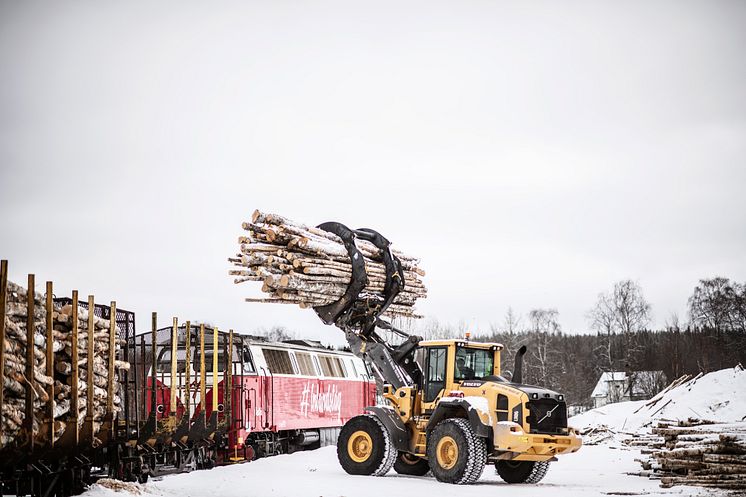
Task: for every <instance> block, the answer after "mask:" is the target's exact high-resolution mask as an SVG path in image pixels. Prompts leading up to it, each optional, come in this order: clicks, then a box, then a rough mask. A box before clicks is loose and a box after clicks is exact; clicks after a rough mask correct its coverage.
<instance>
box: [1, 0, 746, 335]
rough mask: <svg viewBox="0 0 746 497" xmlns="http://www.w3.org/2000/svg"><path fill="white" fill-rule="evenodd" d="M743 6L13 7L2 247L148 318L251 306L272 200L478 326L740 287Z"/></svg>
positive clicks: (658, 310) (743, 243)
mask: <svg viewBox="0 0 746 497" xmlns="http://www.w3.org/2000/svg"><path fill="white" fill-rule="evenodd" d="M744 26H746V2H742V1H714V0H710V1H697V2H693V1H678V0H677V1H670V2H661V1H638V2H556V1H548V2H524V1H516V2H501V1H484V2H476V1H471V2H469V1H465V2H434V1H426V2H366V3H362V2H350V1H343V2H296V1H292V2H291V1H288V2H284V1H277V0H272V1H265V2H246V1H237V2H139V1H138V2H135V1H129V2H93V1H91V2H53V1H49V2H31V1H7V0H2V1H0V212H1V213H2V215H1V216H0V257H2V258H6V259H9V260H10V267H11V271H10V273H11V279H13V280H15V281H18V282H23V281H25V275H26V273H28V272H34V273H35V274H36V275H37V279H38V281H39V282H40V284H39V288H41V286H42V285H43V281H45V280H47V279H51V280H53V281H54V282H55V283H56V289H57V294H58V295H64V294H68V293H69V291H70V290H71V289H72V288H76V289H78V290H80V292H81V294H82V295H88V294H89V293H93V294H94V295H96V297H97V298H99V299H101V300H102V301H106V302H108V301H109V300H111V299H116V300H117V301H118V303H119V306H120V307H123V308H127V309H131V310H134V311H135V312H136V313H137V315H138V326H139V328H140V331H145V330H147V329H148V328H149V317H150V312H151V311H158V312H159V315H160V319H161V323H162V324H163V325H164V326H165V325H167V324H168V323H169V322H170V318H171V316H178V317H179V318H180V319H192V320H204V321H208V322H212V323H215V324H217V325H219V326H221V327H223V328H229V327H232V328H234V329H236V330H241V331H245V332H251V331H254V330H255V329H257V328H259V327H269V326H272V325H284V326H287V327H289V328H292V329H294V330H296V331H297V332H298V333H299V335H301V336H307V337H311V338H320V339H322V340H324V341H327V342H330V341H338V340H339V339H341V333H339V332H338V331H335V329H334V328H329V327H325V326H323V325H321V323H320V321H319V320H318V318H317V317H316V316H315V315H314V314H313V313H312V312H311V311H302V310H300V309H298V308H297V307H294V306H281V305H260V304H247V303H244V302H243V298H244V297H246V296H256V295H258V294H259V293H260V292H259V289H258V287H257V285H254V286H249V285H251V284H250V283H247V284H243V285H238V286H236V285H234V284H233V283H232V278H231V277H229V276H228V275H227V271H228V269H229V268H230V266H229V264H228V262H227V261H226V258H227V257H229V256H231V255H233V254H234V253H235V251H236V249H237V242H236V240H237V237H238V236H239V235H241V234H242V230H241V222H242V221H245V220H247V219H248V218H249V216H250V214H251V212H252V211H253V210H254V209H255V208H260V209H262V210H266V211H273V212H277V213H280V214H283V215H285V216H288V217H290V218H293V219H296V220H298V221H302V222H305V223H308V224H318V223H321V222H324V221H329V220H337V221H340V222H343V223H345V224H348V225H349V226H351V227H371V228H374V229H377V230H379V231H380V232H381V233H383V234H384V235H385V236H387V237H388V238H389V239H390V240H392V241H393V242H394V243H395V245H396V247H397V248H399V249H401V250H403V251H405V252H407V253H411V254H415V255H418V256H420V257H421V258H422V266H423V267H424V268H425V269H426V270H427V276H426V278H425V282H426V284H427V285H428V287H429V290H430V296H429V298H428V299H427V300H425V301H422V303H421V304H420V306H419V308H420V310H421V311H422V312H423V313H424V314H425V315H427V316H432V317H435V318H437V319H438V320H440V321H442V322H451V323H454V324H455V323H457V322H459V321H463V322H465V323H467V325H468V326H469V327H471V328H472V329H474V330H486V329H488V328H489V323H490V322H495V323H501V322H502V321H503V317H504V314H505V311H506V309H507V307H508V306H513V308H514V309H515V310H516V311H517V312H519V313H522V314H525V313H527V312H528V311H529V310H530V309H532V308H536V307H545V308H546V307H553V308H556V309H558V310H559V313H560V322H561V324H562V326H563V329H564V330H565V331H568V332H582V331H586V330H587V328H588V326H587V321H586V318H585V315H586V312H587V311H588V309H589V308H590V307H591V306H592V305H593V303H594V301H595V299H596V297H597V295H598V293H599V292H602V291H607V290H609V289H610V288H611V287H612V285H613V283H614V282H615V281H617V280H619V279H622V278H632V279H634V280H636V281H638V282H639V283H640V285H641V286H642V288H643V290H644V294H645V296H646V297H647V298H648V300H649V301H650V302H651V304H652V305H653V313H654V317H655V323H656V324H657V325H663V323H664V321H665V320H666V318H667V317H668V316H669V314H670V313H671V312H677V313H679V314H680V315H681V316H682V317H684V316H685V314H686V300H687V298H688V296H689V295H690V294H691V292H692V289H693V287H694V285H695V284H696V283H697V280H698V279H700V278H704V277H711V276H714V275H722V276H726V277H730V278H732V279H736V280H738V281H742V282H743V281H746V195H745V194H744V189H745V187H746V56H744V53H746V29H744Z"/></svg>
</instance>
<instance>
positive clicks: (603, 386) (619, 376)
mask: <svg viewBox="0 0 746 497" xmlns="http://www.w3.org/2000/svg"><path fill="white" fill-rule="evenodd" d="M626 378H627V373H625V372H624V371H609V372H606V373H601V377H600V378H599V379H598V383H596V388H594V389H593V393H592V394H591V397H606V396H607V395H608V394H609V382H612V381H624V380H625V379H626Z"/></svg>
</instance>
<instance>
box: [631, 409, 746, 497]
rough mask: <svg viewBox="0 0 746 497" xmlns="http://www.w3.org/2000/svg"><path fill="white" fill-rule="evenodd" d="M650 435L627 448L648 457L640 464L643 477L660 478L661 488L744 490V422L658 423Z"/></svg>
mask: <svg viewBox="0 0 746 497" xmlns="http://www.w3.org/2000/svg"><path fill="white" fill-rule="evenodd" d="M652 432H653V436H649V437H645V440H640V443H634V442H633V443H628V445H633V446H636V447H641V448H642V452H643V453H645V454H648V456H649V457H650V458H649V459H646V460H641V461H640V463H641V464H642V467H643V469H644V470H645V474H646V475H648V476H650V477H651V478H660V480H661V486H662V487H664V488H668V487H672V486H674V485H696V486H701V487H711V488H721V489H729V490H746V423H745V422H740V423H716V422H713V421H706V420H699V419H693V418H690V419H689V420H688V421H678V422H676V421H663V420H661V421H659V422H658V425H657V426H656V427H655V428H653V430H652ZM633 440H634V439H633ZM646 442H647V443H646ZM646 446H647V447H648V448H647V449H645V448H644V447H646Z"/></svg>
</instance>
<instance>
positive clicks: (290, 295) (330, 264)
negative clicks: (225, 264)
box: [228, 210, 427, 318]
mask: <svg viewBox="0 0 746 497" xmlns="http://www.w3.org/2000/svg"><path fill="white" fill-rule="evenodd" d="M243 229H244V230H246V231H247V235H245V236H241V237H239V239H238V243H239V253H238V254H236V256H235V257H230V258H229V259H228V261H229V262H231V263H232V264H233V265H234V266H235V267H236V268H237V269H233V270H231V271H230V272H229V274H230V275H232V276H235V279H234V283H243V282H246V281H260V282H262V291H263V292H264V293H266V294H268V296H267V297H264V298H247V299H246V301H247V302H265V303H282V304H297V305H299V306H300V307H301V308H303V309H306V308H309V307H316V306H320V305H325V304H329V303H332V302H334V301H336V300H338V299H339V297H341V296H342V295H343V294H344V293H345V290H346V289H347V286H348V284H349V283H350V279H351V277H352V265H351V263H350V257H349V255H348V253H347V249H346V248H345V246H344V244H343V243H342V240H341V239H340V238H339V237H338V236H337V235H334V234H332V233H329V232H327V231H324V230H321V229H318V228H314V227H309V226H306V225H303V224H300V223H297V222H294V221H291V220H289V219H287V218H284V217H282V216H278V215H276V214H267V213H264V212H260V211H258V210H257V211H254V214H253V215H252V216H251V221H250V222H245V223H243ZM356 244H357V247H358V249H359V250H360V252H361V253H362V255H363V256H364V260H365V270H366V272H367V275H368V285H367V286H366V287H365V289H364V290H363V293H362V294H361V296H365V294H367V295H371V296H375V297H378V298H382V297H383V288H384V284H385V281H386V272H385V268H384V265H383V259H382V257H381V252H380V250H379V249H378V248H377V247H376V246H375V245H373V244H372V243H370V242H367V241H365V240H360V239H358V240H356ZM394 255H395V256H396V257H397V258H398V259H399V260H400V261H401V267H402V269H403V270H404V282H405V284H404V287H403V289H402V291H401V292H400V293H399V294H398V295H397V297H396V298H395V299H394V301H393V303H392V304H391V305H390V306H389V308H388V309H387V311H386V313H384V316H387V317H409V318H411V317H421V316H419V315H417V314H416V312H415V307H414V306H415V303H416V301H417V299H420V298H425V297H426V296H427V289H426V288H425V285H424V283H423V282H422V277H423V276H424V275H425V271H423V270H422V269H421V268H420V267H419V260H418V259H417V258H415V257H412V256H409V255H406V254H403V253H401V252H398V251H394Z"/></svg>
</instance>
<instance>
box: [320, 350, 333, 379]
mask: <svg viewBox="0 0 746 497" xmlns="http://www.w3.org/2000/svg"><path fill="white" fill-rule="evenodd" d="M330 359H331V357H329V356H325V355H320V356H319V362H320V363H321V371H322V372H323V373H324V376H336V375H335V374H334V370H333V369H332V361H331V360H330Z"/></svg>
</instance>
